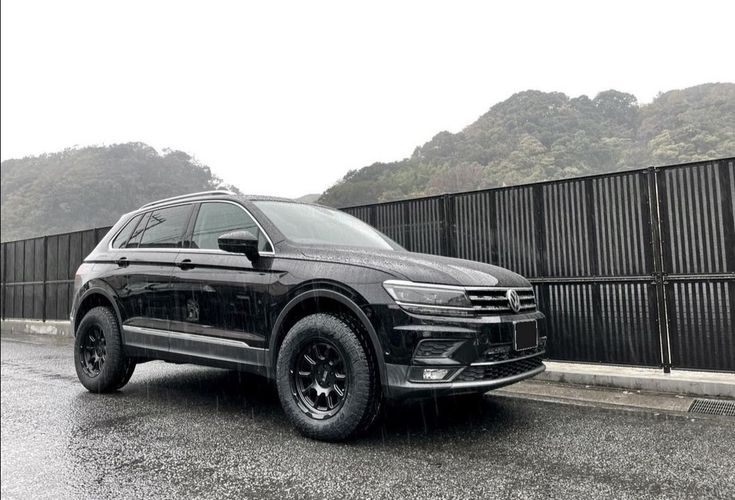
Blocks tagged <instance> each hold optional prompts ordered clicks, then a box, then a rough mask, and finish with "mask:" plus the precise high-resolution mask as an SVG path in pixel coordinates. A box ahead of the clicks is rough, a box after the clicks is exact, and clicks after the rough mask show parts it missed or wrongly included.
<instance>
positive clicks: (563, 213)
mask: <svg viewBox="0 0 735 500" xmlns="http://www.w3.org/2000/svg"><path fill="white" fill-rule="evenodd" d="M585 197H586V188H585V181H569V182H559V183H554V184H548V185H545V186H543V198H544V214H543V215H544V231H545V235H546V274H547V276H589V275H591V274H592V273H591V266H590V250H589V245H590V242H589V232H588V227H587V210H588V207H587V206H586V204H585Z"/></svg>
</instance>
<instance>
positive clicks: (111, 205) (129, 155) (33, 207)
mask: <svg viewBox="0 0 735 500" xmlns="http://www.w3.org/2000/svg"><path fill="white" fill-rule="evenodd" d="M0 181H1V182H0V185H2V195H1V200H0V203H1V206H0V213H1V214H2V215H1V216H0V217H1V221H2V240H3V241H7V240H14V239H20V238H28V237H32V236H39V235H43V234H53V233H59V232H66V231H75V230H77V229H88V228H91V227H100V226H106V225H111V224H113V223H114V222H115V221H117V219H118V218H119V217H120V215H122V214H123V213H126V212H129V211H131V210H133V209H135V208H138V207H140V206H141V205H142V204H143V203H146V202H149V201H152V200H157V199H160V198H166V197H169V196H176V195H179V194H185V193H191V192H196V191H206V190H209V189H217V188H219V187H226V188H228V189H234V188H232V187H231V186H223V185H222V180H221V179H219V178H217V177H216V176H214V175H212V172H210V170H209V168H208V167H206V166H204V165H201V164H199V163H198V162H197V161H196V160H194V159H193V158H192V157H191V156H189V155H187V154H186V153H183V152H181V151H170V150H167V151H164V152H163V154H159V153H158V152H157V151H156V150H155V149H153V148H151V147H149V146H147V145H145V144H141V143H128V144H116V145H113V146H102V147H86V148H80V149H68V150H65V151H62V152H60V153H53V154H45V155H41V156H32V157H26V158H22V159H19V160H6V161H4V162H2V165H1V166H0Z"/></svg>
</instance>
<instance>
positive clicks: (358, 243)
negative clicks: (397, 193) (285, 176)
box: [254, 201, 400, 250]
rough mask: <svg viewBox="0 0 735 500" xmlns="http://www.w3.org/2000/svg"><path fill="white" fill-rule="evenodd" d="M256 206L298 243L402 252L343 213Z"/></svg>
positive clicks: (295, 206)
mask: <svg viewBox="0 0 735 500" xmlns="http://www.w3.org/2000/svg"><path fill="white" fill-rule="evenodd" d="M254 203H255V206H257V207H258V208H259V209H260V210H261V211H262V212H263V213H264V214H265V215H266V217H268V218H269V219H270V220H271V222H272V223H273V224H274V225H275V226H276V227H277V228H278V229H279V230H280V231H281V232H282V233H283V235H284V236H285V237H286V238H287V239H289V240H290V241H292V242H294V243H298V244H302V245H332V246H349V247H361V248H375V249H379V250H398V249H400V246H398V244H396V243H395V242H393V241H392V240H391V239H390V238H388V237H387V236H385V235H384V234H382V233H380V232H379V231H378V230H376V229H374V228H373V227H371V226H369V225H367V224H365V223H364V222H362V221H361V220H360V219H357V218H355V217H352V216H351V215H348V214H346V213H344V212H340V211H339V210H333V209H331V208H325V207H319V206H316V205H306V204H302V203H289V202H283V201H256V202H254Z"/></svg>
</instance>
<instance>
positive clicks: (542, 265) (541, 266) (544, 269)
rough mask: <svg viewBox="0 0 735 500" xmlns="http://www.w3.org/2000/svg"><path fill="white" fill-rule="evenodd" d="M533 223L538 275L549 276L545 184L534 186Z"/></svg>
mask: <svg viewBox="0 0 735 500" xmlns="http://www.w3.org/2000/svg"><path fill="white" fill-rule="evenodd" d="M533 225H534V229H535V233H534V235H535V238H536V256H535V257H536V276H535V277H539V278H541V277H543V278H546V277H548V266H547V265H546V260H547V259H546V231H545V228H544V186H543V185H541V184H537V185H535V186H533Z"/></svg>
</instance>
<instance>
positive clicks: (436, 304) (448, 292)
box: [383, 280, 473, 316]
mask: <svg viewBox="0 0 735 500" xmlns="http://www.w3.org/2000/svg"><path fill="white" fill-rule="evenodd" d="M383 288H385V290H386V291H387V292H388V294H389V295H390V296H391V297H392V298H393V300H395V301H396V303H397V304H398V305H399V306H401V307H402V308H404V309H406V310H407V311H410V312H413V313H416V314H440V315H442V316H468V315H470V314H472V311H473V309H472V303H471V302H470V300H469V299H468V298H467V295H466V294H465V289H464V288H463V287H461V286H449V285H430V284H424V283H412V282H410V281H396V280H388V281H385V282H384V283H383Z"/></svg>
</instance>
